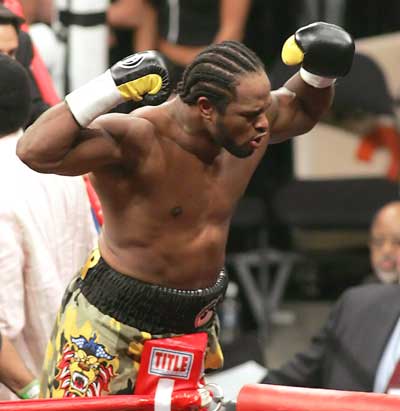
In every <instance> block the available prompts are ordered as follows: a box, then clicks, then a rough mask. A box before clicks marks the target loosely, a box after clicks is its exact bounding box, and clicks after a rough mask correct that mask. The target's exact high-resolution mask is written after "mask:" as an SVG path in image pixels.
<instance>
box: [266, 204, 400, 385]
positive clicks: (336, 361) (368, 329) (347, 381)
mask: <svg viewBox="0 0 400 411" xmlns="http://www.w3.org/2000/svg"><path fill="white" fill-rule="evenodd" d="M369 245H370V258H371V266H372V268H373V272H374V274H373V275H371V276H370V277H371V278H373V279H374V280H373V282H374V284H369V285H364V286H359V287H354V288H351V289H349V290H348V291H346V292H345V293H344V294H343V295H342V297H341V298H340V299H339V300H338V302H337V303H336V304H335V306H334V308H333V310H332V311H331V314H330V316H329V318H328V320H327V322H326V324H325V325H324V326H323V327H322V329H321V330H320V332H319V333H318V334H317V335H316V336H314V337H313V338H312V340H311V343H310V346H309V347H308V349H307V350H306V351H304V352H301V353H298V354H296V355H295V357H294V358H293V359H291V360H290V361H288V362H287V363H286V364H285V365H284V366H283V367H281V368H280V369H276V370H270V371H269V373H268V375H267V376H266V377H265V378H264V379H263V381H262V382H264V383H268V384H281V385H294V386H301V387H309V388H331V389H342V390H350V391H375V392H386V391H387V388H388V385H389V381H391V377H392V375H393V374H394V370H395V368H396V363H397V361H398V360H399V359H400V319H399V318H400V285H399V280H400V201H393V202H390V203H388V204H386V205H385V206H383V207H382V208H380V209H379V210H378V211H377V212H376V214H375V216H374V218H373V220H372V224H371V230H370V240H369ZM369 281H370V282H372V280H369ZM382 284H385V285H382ZM399 376H400V367H399ZM397 385H398V386H399V387H400V378H399V381H398V384H397ZM390 386H393V384H390Z"/></svg>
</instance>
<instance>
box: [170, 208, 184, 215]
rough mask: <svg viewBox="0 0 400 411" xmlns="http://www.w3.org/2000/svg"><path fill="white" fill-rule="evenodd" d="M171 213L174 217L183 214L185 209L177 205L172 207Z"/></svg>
mask: <svg viewBox="0 0 400 411" xmlns="http://www.w3.org/2000/svg"><path fill="white" fill-rule="evenodd" d="M170 213H171V215H172V217H178V216H179V215H181V214H182V213H183V209H182V207H180V206H176V207H174V208H172V209H171V211H170Z"/></svg>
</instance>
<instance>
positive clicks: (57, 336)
mask: <svg viewBox="0 0 400 411" xmlns="http://www.w3.org/2000/svg"><path fill="white" fill-rule="evenodd" d="M227 282H228V279H227V276H226V274H225V273H224V272H223V271H222V272H221V273H220V274H219V276H218V279H217V281H216V283H215V284H214V285H213V286H212V287H208V288H205V289H201V290H177V289H173V288H167V287H160V286H158V285H154V284H149V283H145V282H142V281H138V280H136V279H134V278H132V277H128V276H126V275H123V274H121V273H118V272H116V271H115V270H113V269H112V268H111V267H110V266H109V265H108V264H107V263H106V262H105V261H104V260H103V258H102V257H101V255H100V253H99V251H98V250H97V249H96V250H94V251H93V253H92V254H91V256H90V257H89V259H88V261H87V262H86V264H85V266H84V267H83V268H82V269H81V271H80V273H78V274H77V276H76V277H75V278H73V280H72V281H71V283H70V284H69V286H68V288H67V290H66V292H65V295H64V297H63V301H62V304H61V308H60V310H59V313H58V314H57V318H56V324H55V327H54V330H53V334H52V337H51V340H50V342H49V344H48V346H47V352H46V358H45V362H44V368H43V373H42V377H41V393H40V396H41V397H42V398H61V397H93V396H100V395H108V394H132V393H133V388H134V385H135V380H136V375H137V372H138V369H139V364H140V356H141V352H142V349H143V343H144V341H146V340H148V339H154V338H165V337H172V336H176V335H182V334H188V333H194V332H200V331H202V332H207V334H208V347H207V351H206V357H205V369H217V368H220V367H222V365H223V355H222V351H221V348H220V345H219V342H218V338H217V336H218V331H219V330H218V319H217V317H216V315H215V308H216V305H217V304H218V303H219V302H220V301H221V300H222V298H223V295H224V293H225V290H226V286H227Z"/></svg>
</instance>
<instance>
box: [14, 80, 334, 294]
mask: <svg viewBox="0 0 400 411" xmlns="http://www.w3.org/2000/svg"><path fill="white" fill-rule="evenodd" d="M285 87H287V88H288V89H290V90H292V91H293V92H294V93H296V97H294V94H293V93H289V92H288V90H286V91H285V90H278V91H275V92H272V93H271V90H270V82H269V80H268V77H267V75H266V74H265V73H264V72H257V73H252V74H247V75H244V76H242V77H240V82H239V84H238V87H237V96H236V99H235V100H234V101H233V102H231V103H230V104H229V105H228V107H227V108H226V111H225V113H224V114H219V113H218V112H217V111H216V109H215V108H214V107H213V106H212V105H211V104H210V102H209V101H208V100H207V98H206V97H200V98H199V99H198V101H197V104H196V105H193V106H188V105H186V104H184V103H183V102H182V101H181V99H180V98H179V97H175V98H174V99H172V100H171V101H168V102H166V103H164V104H162V105H160V106H157V107H145V108H142V109H139V110H136V111H134V112H133V113H131V114H128V115H126V114H107V115H103V116H100V117H99V118H97V119H96V120H95V121H94V122H93V123H92V124H91V125H90V128H88V129H82V128H80V127H79V126H78V125H77V123H76V122H75V120H74V119H73V117H72V114H71V112H70V111H69V109H68V106H67V104H66V103H64V102H63V103H60V104H58V105H57V106H55V107H53V108H51V109H50V110H48V111H47V112H46V113H44V114H43V115H42V116H41V117H40V118H39V120H38V121H36V123H35V124H34V125H33V126H31V127H30V128H29V129H28V130H27V131H26V133H25V134H24V136H23V137H22V138H21V139H20V141H19V144H18V148H17V154H18V156H19V157H20V158H21V159H22V160H23V161H24V162H25V163H26V164H28V165H29V166H30V167H31V168H33V169H35V170H37V171H39V172H45V173H58V174H65V175H79V174H84V173H87V172H91V174H90V176H91V180H92V182H93V184H94V187H95V189H96V190H97V193H98V195H99V198H100V200H101V203H102V206H103V212H104V221H105V223H104V227H103V230H102V233H101V236H100V239H99V247H100V250H101V254H102V256H103V258H104V259H105V260H106V261H107V263H108V264H109V265H110V266H111V267H113V268H114V269H115V270H118V271H120V272H122V273H124V274H126V275H129V276H132V277H135V278H137V279H140V280H143V281H146V282H150V283H156V284H160V285H165V286H169V287H177V288H182V289H196V288H203V287H207V286H209V285H211V284H213V283H214V282H215V280H216V276H217V274H218V273H219V271H220V270H221V268H222V267H223V266H224V260H225V247H226V242H227V237H228V232H229V224H230V220H231V217H232V214H233V212H234V209H235V206H236V204H237V202H238V200H239V198H240V197H241V195H242V194H243V192H244V191H245V189H246V186H247V184H248V182H249V180H250V178H251V176H252V174H253V172H254V170H255V168H256V166H257V164H258V163H259V161H260V159H261V158H262V156H263V154H264V153H265V150H266V148H267V145H268V144H269V143H274V142H279V141H283V140H284V139H286V138H288V137H292V136H294V135H298V134H302V133H304V132H306V131H307V130H309V129H310V128H312V127H313V126H314V125H315V123H316V122H317V121H318V119H319V118H320V116H321V115H322V113H323V112H324V111H325V110H326V109H327V108H328V107H329V105H330V103H331V99H332V95H333V90H332V88H326V89H314V88H312V87H310V86H308V85H306V84H305V83H304V82H303V81H302V80H301V79H300V77H299V76H298V75H296V76H294V77H293V78H292V79H290V80H289V81H288V82H287V83H286V85H285ZM271 134H272V135H273V137H271ZM227 150H229V151H230V152H229V151H227ZM232 152H234V154H235V155H232V154H231V153H232Z"/></svg>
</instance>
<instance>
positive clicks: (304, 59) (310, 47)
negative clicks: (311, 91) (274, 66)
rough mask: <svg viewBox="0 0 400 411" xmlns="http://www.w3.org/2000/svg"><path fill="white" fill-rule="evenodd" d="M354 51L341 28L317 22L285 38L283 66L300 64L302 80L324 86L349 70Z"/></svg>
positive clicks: (347, 34) (347, 36) (349, 37)
mask: <svg viewBox="0 0 400 411" xmlns="http://www.w3.org/2000/svg"><path fill="white" fill-rule="evenodd" d="M354 51H355V46H354V41H353V39H352V37H351V36H350V34H349V33H347V32H346V31H345V30H344V29H342V28H341V27H339V26H336V25H334V24H329V23H323V22H317V23H312V24H309V25H308V26H305V27H302V28H300V29H299V30H297V31H296V33H295V34H294V35H292V36H291V37H289V38H288V39H287V40H286V42H285V44H284V46H283V48H282V60H283V62H284V63H285V64H287V65H295V64H300V63H301V69H300V76H301V77H302V79H303V80H304V81H305V82H306V83H308V84H310V85H311V86H313V87H317V88H324V87H329V86H330V85H331V84H333V83H334V81H335V79H336V78H337V77H343V76H345V75H346V74H347V73H348V72H349V71H350V68H351V65H352V62H353V57H354Z"/></svg>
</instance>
